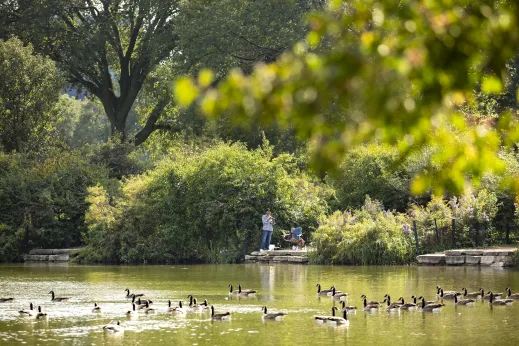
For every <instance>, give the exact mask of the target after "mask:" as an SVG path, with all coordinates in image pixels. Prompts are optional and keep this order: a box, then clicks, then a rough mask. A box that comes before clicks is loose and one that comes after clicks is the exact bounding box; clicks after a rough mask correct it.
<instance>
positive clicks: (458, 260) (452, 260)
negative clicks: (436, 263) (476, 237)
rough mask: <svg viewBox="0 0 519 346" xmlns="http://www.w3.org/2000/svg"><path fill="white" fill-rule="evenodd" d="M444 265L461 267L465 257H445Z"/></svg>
mask: <svg viewBox="0 0 519 346" xmlns="http://www.w3.org/2000/svg"><path fill="white" fill-rule="evenodd" d="M445 263H447V264H449V265H462V264H465V256H457V255H456V256H449V255H447V254H446V255H445Z"/></svg>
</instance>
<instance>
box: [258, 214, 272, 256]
mask: <svg viewBox="0 0 519 346" xmlns="http://www.w3.org/2000/svg"><path fill="white" fill-rule="evenodd" d="M261 221H262V222H263V234H262V235H261V246H260V251H262V250H268V249H269V246H270V239H271V238H272V231H273V228H272V225H273V224H274V218H273V217H272V215H270V210H268V209H267V211H266V212H265V215H263V216H262V217H261Z"/></svg>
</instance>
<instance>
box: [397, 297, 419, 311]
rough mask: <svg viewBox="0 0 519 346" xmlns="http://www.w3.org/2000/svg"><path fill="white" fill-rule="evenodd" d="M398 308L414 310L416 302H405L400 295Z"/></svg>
mask: <svg viewBox="0 0 519 346" xmlns="http://www.w3.org/2000/svg"><path fill="white" fill-rule="evenodd" d="M400 303H401V304H400V309H401V310H414V309H416V303H414V304H413V303H405V302H404V297H400Z"/></svg>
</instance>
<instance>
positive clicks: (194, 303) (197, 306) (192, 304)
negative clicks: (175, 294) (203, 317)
mask: <svg viewBox="0 0 519 346" xmlns="http://www.w3.org/2000/svg"><path fill="white" fill-rule="evenodd" d="M188 298H190V303H189V308H190V309H191V310H192V311H193V312H203V311H204V310H205V309H209V306H208V304H207V299H204V302H203V303H202V304H198V302H197V300H196V298H195V297H193V296H191V295H189V296H188Z"/></svg>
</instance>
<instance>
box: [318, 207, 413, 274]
mask: <svg viewBox="0 0 519 346" xmlns="http://www.w3.org/2000/svg"><path fill="white" fill-rule="evenodd" d="M407 222H408V219H407V217H406V215H405V214H401V213H395V212H391V211H384V210H383V209H382V205H381V203H380V202H378V201H375V200H371V199H370V198H369V197H366V199H365V202H364V205H363V207H362V209H360V210H354V211H353V212H349V211H346V212H341V211H336V212H335V213H333V214H332V215H330V216H328V217H325V218H323V219H322V220H321V223H320V226H319V228H318V229H317V231H316V232H315V233H314V234H313V240H314V242H315V243H314V244H315V246H316V250H317V253H318V256H317V258H313V260H314V261H316V262H321V263H322V262H325V263H331V264H362V265H367V264H405V263H409V262H410V261H412V260H414V256H415V252H414V247H413V241H412V238H411V234H408V233H406V232H404V229H403V226H404V224H406V223H407Z"/></svg>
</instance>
